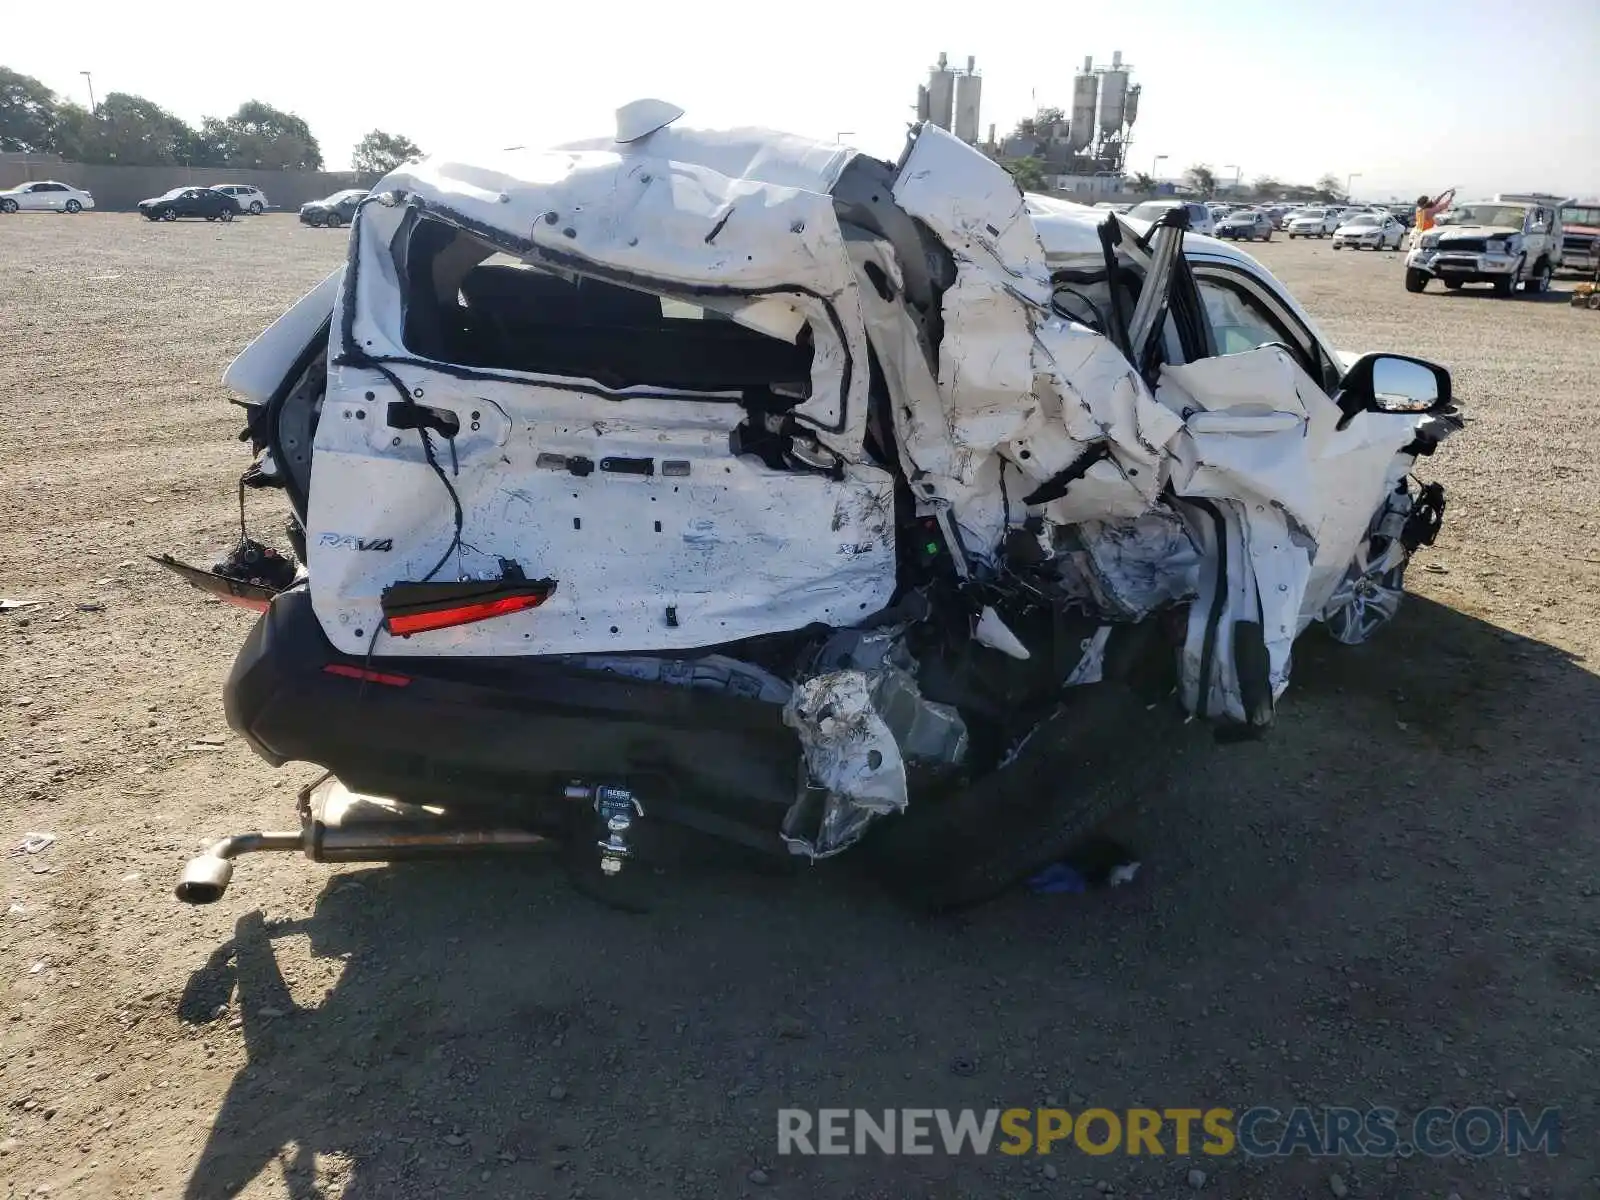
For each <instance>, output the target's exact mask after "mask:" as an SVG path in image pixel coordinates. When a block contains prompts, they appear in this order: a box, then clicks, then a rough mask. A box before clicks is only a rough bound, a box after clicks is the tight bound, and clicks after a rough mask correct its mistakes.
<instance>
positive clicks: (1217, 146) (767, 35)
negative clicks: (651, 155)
mask: <svg viewBox="0 0 1600 1200" xmlns="http://www.w3.org/2000/svg"><path fill="white" fill-rule="evenodd" d="M1002 12H1004V13H1007V14H1008V15H1007V16H1004V17H1002V16H1000V14H1001V13H1002ZM976 18H982V19H981V20H977V21H976V23H975V19H976ZM1114 50H1121V51H1122V53H1123V58H1124V60H1125V61H1126V62H1127V63H1128V64H1130V65H1131V66H1132V68H1133V81H1134V82H1136V83H1140V84H1142V85H1143V87H1144V91H1143V95H1142V98H1141V103H1140V113H1139V119H1138V123H1137V124H1136V125H1135V126H1134V130H1133V146H1132V149H1131V151H1130V153H1129V158H1128V168H1129V170H1130V172H1131V171H1147V170H1149V169H1150V168H1151V165H1152V164H1153V162H1154V161H1155V156H1156V155H1166V156H1167V157H1166V159H1165V161H1163V162H1162V163H1161V165H1160V168H1159V171H1158V174H1160V175H1162V176H1176V175H1180V174H1181V173H1182V171H1183V170H1184V169H1185V168H1186V167H1188V166H1190V165H1193V164H1196V163H1206V164H1209V165H1210V166H1212V167H1213V168H1214V169H1215V170H1216V171H1217V173H1218V175H1219V176H1221V177H1224V178H1227V177H1231V176H1233V175H1234V174H1235V173H1236V172H1235V169H1234V168H1238V172H1237V173H1239V174H1241V175H1242V177H1243V178H1244V179H1246V180H1253V179H1256V178H1258V177H1261V176H1263V175H1271V176H1273V177H1274V178H1277V179H1281V180H1292V181H1306V182H1309V181H1312V180H1315V179H1316V178H1318V177H1319V176H1322V175H1324V174H1330V173H1331V174H1333V175H1336V176H1338V177H1339V178H1340V179H1345V178H1346V177H1347V176H1350V175H1354V176H1355V177H1356V178H1355V180H1354V181H1353V184H1352V189H1353V192H1354V194H1355V195H1357V196H1358V197H1365V198H1369V199H1374V200H1378V199H1382V200H1387V199H1389V198H1391V197H1399V198H1405V199H1414V198H1415V197H1416V195H1418V194H1419V193H1422V192H1428V193H1430V194H1432V193H1434V192H1438V191H1442V190H1444V189H1445V188H1448V187H1459V188H1460V189H1461V190H1462V192H1463V193H1464V194H1478V195H1487V194H1491V193H1493V192H1497V191H1545V192H1559V193H1564V194H1566V193H1570V194H1579V195H1584V196H1596V195H1600V0H1557V2H1556V3H1554V4H1549V5H1532V6H1522V5H1514V4H1507V3H1505V0H1434V2H1433V3H1427V2H1425V0H1413V2H1411V3H1404V4H1402V3H1399V2H1397V0H1388V2H1379V0H1336V2H1335V3H1331V4H1324V3H1309V2H1307V0H1214V2H1212V3H1196V2H1195V0H1118V2H1117V3H1056V4H1045V5H1038V6H1034V5H1030V6H1027V7H1023V6H1020V5H1019V6H1005V7H1004V8H1002V7H1000V6H996V7H995V8H992V9H991V8H988V7H987V6H985V5H980V4H976V3H972V2H971V0H969V2H967V3H962V4H957V3H953V2H950V0H918V2H917V3H916V4H914V5H913V4H908V3H904V2H903V0H902V2H897V3H883V2H880V3H872V2H871V0H853V2H851V3H842V2H835V0H818V2H813V3H810V4H804V5H796V6H794V7H778V6H769V5H760V4H753V3H750V2H749V0H745V2H744V3H737V4H735V3H721V4H717V3H706V2H703V0H674V3H671V4H652V5H642V4H636V3H633V2H632V0H624V2H622V3H615V2H602V3H588V4H584V3H578V4H561V5H549V4H536V3H535V4H530V3H528V2H527V0H516V2H514V3H513V2H510V0H476V2H474V3H470V4H455V5H439V4H428V5H422V4H415V3H407V2H405V0H394V2H391V3H388V4H373V3H362V2H361V0H357V2H356V3H339V4H337V5H334V6H331V7H328V8H326V9H319V8H318V7H317V6H310V7H307V6H296V5H289V6H272V7H268V6H259V5H243V4H235V5H232V6H221V7H217V8H213V9H208V10H205V11H204V13H203V15H202V12H201V10H198V9H196V10H193V11H184V12H182V13H180V14H178V15H175V16H173V17H172V18H170V19H169V18H167V17H161V18H153V17H152V14H151V11H150V10H149V9H148V6H140V5H134V4H128V3H127V2H126V0H121V2H119V3H117V4H110V3H106V2H105V0H82V2H78V3H73V4H20V5H13V6H11V7H9V8H8V9H7V10H6V16H5V19H4V22H3V25H0V65H4V66H8V67H10V68H12V69H13V70H17V71H21V72H22V73H24V74H27V75H33V76H36V77H37V78H39V79H41V80H42V81H43V82H44V83H45V84H46V85H47V86H49V87H51V88H53V89H55V90H56V91H57V92H59V93H62V94H64V95H67V96H69V97H71V98H73V99H75V100H77V101H79V102H80V103H86V102H87V99H88V93H87V91H86V88H85V80H84V78H83V76H82V75H81V74H80V72H81V71H84V70H88V71H91V72H92V73H93V82H94V88H95V91H96V93H97V94H98V95H99V96H101V97H104V96H105V94H106V93H107V92H109V91H124V92H134V93H137V94H140V95H143V96H146V97H148V98H149V99H151V100H154V101H155V102H157V103H158V104H160V105H162V106H163V107H164V108H167V109H168V110H170V111H172V112H175V113H176V114H178V115H179V116H181V117H183V118H184V119H185V120H188V121H190V122H194V123H198V121H199V120H200V118H201V117H203V116H226V115H227V114H228V113H230V112H232V111H233V110H234V109H235V108H236V107H237V106H238V105H239V104H240V103H241V102H242V101H244V100H248V99H260V100H264V101H267V102H268V103H270V104H273V105H276V106H277V107H279V108H285V109H288V110H290V111H292V112H296V113H298V114H299V115H300V116H302V117H304V118H305V119H306V120H307V121H308V122H310V125H311V129H312V132H313V133H314V134H315V135H316V136H317V138H318V140H319V141H320V142H321V145H322V150H323V156H324V158H325V159H326V160H327V164H328V167H329V168H330V169H345V168H347V167H348V166H349V156H350V150H351V148H352V147H353V146H354V144H355V143H356V142H357V141H358V140H359V139H360V137H361V135H362V134H363V133H365V132H367V131H368V130H370V129H373V128H381V129H384V130H386V131H389V132H393V133H401V134H405V135H406V136H408V137H410V138H412V139H413V140H414V141H416V142H417V143H418V144H420V145H421V146H422V147H423V149H424V150H428V151H451V152H467V153H470V152H471V151H472V150H474V149H492V148H496V147H502V146H508V145H528V146H539V145H547V144H554V143H557V142H561V141H568V140H573V139H577V138H582V137H594V136H599V135H603V134H606V133H608V132H610V131H611V130H612V129H613V128H614V120H615V118H614V115H613V114H614V111H615V109H616V108H617V107H618V106H619V105H621V104H624V103H626V102H627V101H629V100H633V99H637V98H639V97H642V96H655V97H659V98H662V99H665V100H670V101H672V102H673V103H675V104H677V105H679V106H680V107H682V108H683V109H685V110H686V112H687V116H686V117H685V118H684V123H685V124H687V125H696V126H730V125H764V126H768V127H771V128H776V129H783V130H788V131H791V132H795V133H802V134H809V135H812V136H815V137H819V138H823V139H825V140H830V141H831V140H835V139H836V138H837V139H840V140H843V141H845V142H848V143H850V144H852V145H854V146H857V147H858V148H860V149H862V150H864V151H867V152H868V153H871V154H874V155H877V156H879V157H884V158H894V157H895V156H897V155H898V154H899V152H900V150H901V148H902V146H903V144H904V140H905V131H906V124H907V122H908V121H910V120H911V119H912V118H913V116H914V104H915V99H916V88H917V84H918V83H920V82H923V81H924V79H925V78H926V73H927V68H928V66H929V64H930V63H932V62H933V61H934V60H935V59H936V58H937V56H938V54H939V52H940V51H945V52H947V53H948V54H949V56H950V58H951V61H952V62H957V63H963V64H964V63H965V61H966V58H967V56H968V55H975V56H976V57H977V61H978V69H979V71H980V72H981V73H982V74H983V76H984V82H983V109H982V118H981V119H982V128H983V129H984V130H985V131H987V128H988V126H989V124H990V123H991V122H993V123H994V124H996V125H997V126H998V127H999V128H1000V130H1001V131H1002V132H1003V131H1005V130H1007V129H1009V128H1010V127H1011V126H1013V125H1014V124H1015V123H1016V121H1017V120H1018V119H1019V118H1021V117H1023V116H1026V115H1030V114H1031V113H1032V112H1033V110H1034V109H1035V108H1036V107H1037V106H1040V105H1055V106H1059V107H1062V108H1070V106H1071V87H1072V73H1073V71H1074V69H1075V67H1076V66H1077V65H1078V64H1081V63H1082V61H1083V58H1084V56H1085V55H1091V54H1092V55H1093V56H1094V57H1095V60H1096V62H1097V63H1098V62H1109V60H1110V58H1111V53H1112V51H1114Z"/></svg>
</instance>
